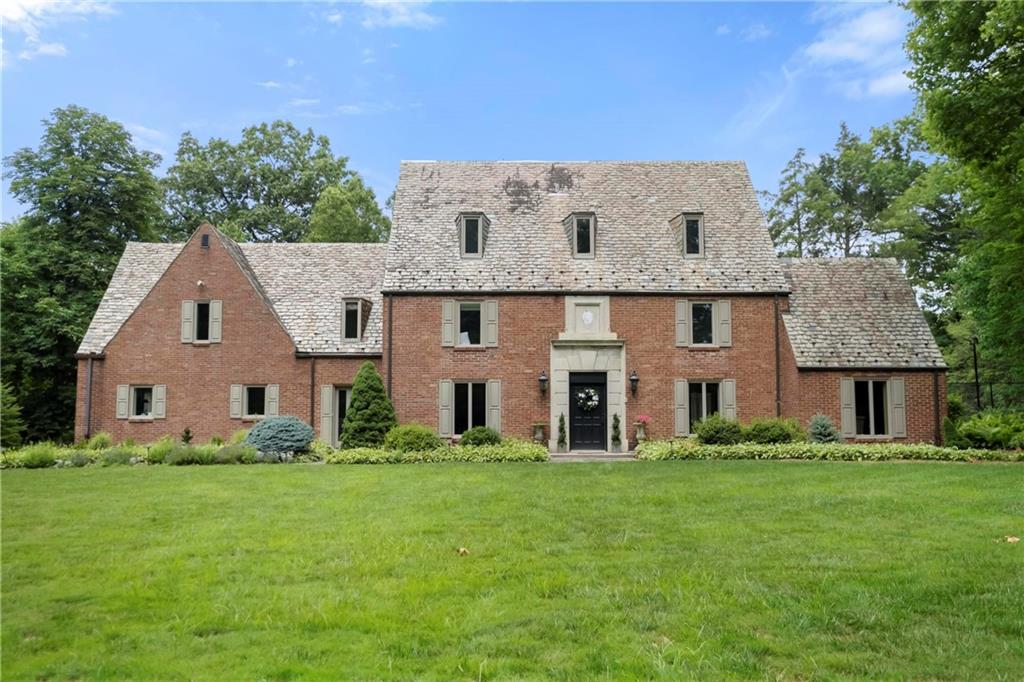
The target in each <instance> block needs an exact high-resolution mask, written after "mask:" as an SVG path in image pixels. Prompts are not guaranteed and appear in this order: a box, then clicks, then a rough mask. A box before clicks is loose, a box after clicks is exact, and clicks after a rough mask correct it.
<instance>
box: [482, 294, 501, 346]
mask: <svg viewBox="0 0 1024 682" xmlns="http://www.w3.org/2000/svg"><path fill="white" fill-rule="evenodd" d="M484 345H485V346H497V345H498V302H497V301H484Z"/></svg>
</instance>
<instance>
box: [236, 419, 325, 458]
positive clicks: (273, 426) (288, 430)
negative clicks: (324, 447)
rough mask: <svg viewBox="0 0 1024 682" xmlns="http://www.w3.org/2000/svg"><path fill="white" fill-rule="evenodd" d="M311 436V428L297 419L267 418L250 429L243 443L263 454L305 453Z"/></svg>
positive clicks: (311, 440)
mask: <svg viewBox="0 0 1024 682" xmlns="http://www.w3.org/2000/svg"><path fill="white" fill-rule="evenodd" d="M313 435H314V434H313V427H311V426H310V425H309V424H307V423H306V422H304V421H302V420H301V419H299V418H298V417H267V418H266V419H263V420H262V421H260V422H258V423H257V424H256V426H254V427H252V429H250V431H249V435H248V436H246V437H245V442H246V443H248V444H249V445H251V446H253V447H254V448H256V449H257V450H259V451H260V452H265V453H279V452H305V451H306V450H308V449H309V444H310V443H312V442H313Z"/></svg>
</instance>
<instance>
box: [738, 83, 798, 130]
mask: <svg viewBox="0 0 1024 682" xmlns="http://www.w3.org/2000/svg"><path fill="white" fill-rule="evenodd" d="M780 75H781V76H782V83H781V84H780V83H777V82H766V80H765V79H764V78H762V79H761V80H760V85H759V86H758V88H757V89H756V90H755V91H752V92H750V93H748V97H747V105H746V106H745V107H744V108H743V109H741V110H740V111H738V112H737V113H736V114H735V115H734V116H733V117H732V120H731V121H729V125H728V126H726V129H727V135H728V137H729V138H730V139H733V140H736V139H739V140H745V139H748V138H750V137H752V136H753V135H754V134H755V133H757V132H758V130H759V129H760V128H761V126H763V125H764V124H765V122H766V121H768V119H770V118H771V117H772V116H774V115H775V113H776V112H777V111H779V109H781V108H782V107H783V106H784V105H785V104H786V103H787V102H788V100H789V99H790V97H791V96H792V95H793V92H794V88H795V85H796V76H797V74H795V73H793V72H792V71H790V70H789V69H787V68H786V67H785V66H783V67H782V69H781V70H780ZM768 80H769V81H770V80H771V79H768Z"/></svg>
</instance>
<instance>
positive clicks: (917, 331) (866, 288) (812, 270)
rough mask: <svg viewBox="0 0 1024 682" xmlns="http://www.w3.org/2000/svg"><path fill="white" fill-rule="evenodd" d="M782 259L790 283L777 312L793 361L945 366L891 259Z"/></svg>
mask: <svg viewBox="0 0 1024 682" xmlns="http://www.w3.org/2000/svg"><path fill="white" fill-rule="evenodd" d="M782 262H783V264H784V268H785V271H786V278H787V279H788V280H789V284H790V288H791V290H792V293H791V294H790V297H789V312H786V313H783V315H782V318H783V320H784V322H785V325H786V333H787V334H788V335H789V340H790V343H791V344H792V346H793V352H794V354H795V355H796V363H797V366H799V367H864V368H871V367H908V368H911V367H916V368H924V367H934V368H945V367H946V364H945V362H944V361H943V359H942V353H941V352H939V347H938V345H936V343H935V338H934V337H933V336H932V333H931V330H930V329H929V328H928V323H927V322H926V321H925V319H924V315H922V314H921V310H920V308H918V307H917V301H916V300H915V298H914V292H913V290H912V289H911V288H910V284H908V282H907V280H906V278H905V277H904V276H903V273H902V272H901V271H900V268H899V264H898V263H897V262H896V260H895V259H892V258H794V259H783V260H782Z"/></svg>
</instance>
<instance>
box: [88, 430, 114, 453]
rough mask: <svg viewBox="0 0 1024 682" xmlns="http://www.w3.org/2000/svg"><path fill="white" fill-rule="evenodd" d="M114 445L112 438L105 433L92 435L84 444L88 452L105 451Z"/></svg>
mask: <svg viewBox="0 0 1024 682" xmlns="http://www.w3.org/2000/svg"><path fill="white" fill-rule="evenodd" d="M113 445H114V438H113V437H112V436H111V435H110V434H109V433H107V432H106V431H100V432H99V433H95V434H93V436H92V438H90V439H89V440H87V441H86V442H85V447H86V448H88V449H89V450H106V449H107V448H110V447H112V446H113Z"/></svg>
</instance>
